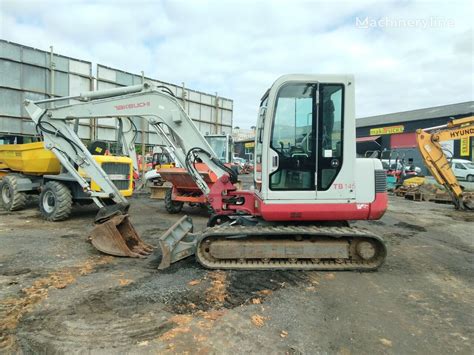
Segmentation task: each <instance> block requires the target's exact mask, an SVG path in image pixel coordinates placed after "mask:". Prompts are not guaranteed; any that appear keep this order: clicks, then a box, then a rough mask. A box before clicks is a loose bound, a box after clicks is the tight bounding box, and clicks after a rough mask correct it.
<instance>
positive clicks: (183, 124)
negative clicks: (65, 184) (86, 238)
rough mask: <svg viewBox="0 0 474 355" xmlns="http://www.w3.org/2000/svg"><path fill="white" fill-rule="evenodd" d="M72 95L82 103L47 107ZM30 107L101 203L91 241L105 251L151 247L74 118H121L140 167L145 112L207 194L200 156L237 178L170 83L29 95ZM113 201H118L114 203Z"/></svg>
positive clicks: (137, 251)
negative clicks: (138, 121) (139, 129)
mask: <svg viewBox="0 0 474 355" xmlns="http://www.w3.org/2000/svg"><path fill="white" fill-rule="evenodd" d="M71 99H73V100H78V101H79V102H78V103H73V104H70V105H65V106H58V107H51V108H43V107H41V105H43V104H48V103H50V102H53V101H60V100H71ZM25 107H26V110H27V112H28V114H29V115H30V117H31V119H32V120H33V121H34V122H35V123H36V128H37V130H38V132H40V133H41V134H42V135H43V137H44V142H45V147H46V148H47V149H49V150H51V151H52V152H53V153H54V154H55V155H56V156H57V157H58V159H59V160H60V161H61V164H62V165H63V166H64V167H65V168H66V169H67V171H68V172H69V173H70V174H71V176H73V177H74V179H75V180H76V181H77V183H78V184H79V185H80V186H81V187H82V188H83V190H84V192H86V193H87V194H88V195H89V196H90V197H91V198H92V199H93V201H94V202H95V203H96V204H97V206H99V208H100V210H99V213H98V214H97V217H96V223H97V227H96V228H95V229H94V230H93V231H92V233H91V240H92V243H93V244H94V246H96V248H97V249H99V250H101V251H103V252H106V253H109V254H112V255H126V256H140V255H143V254H147V253H148V252H149V250H150V246H148V245H146V244H145V243H143V241H141V240H140V238H139V236H138V234H137V233H136V232H135V230H134V228H133V226H132V225H131V224H130V222H129V221H128V218H127V215H126V213H127V211H128V207H129V203H128V201H127V200H126V199H125V198H124V197H123V196H122V195H121V194H120V192H119V190H118V188H117V187H116V186H115V185H114V184H113V182H112V181H111V180H110V179H109V177H108V176H107V174H106V173H105V172H104V171H103V170H102V168H101V167H100V166H99V165H98V164H97V163H96V162H95V160H94V159H93V158H92V156H91V154H90V153H89V151H88V150H87V148H86V147H85V146H84V144H83V143H82V142H81V140H80V139H79V137H78V136H77V134H76V132H75V131H74V129H73V127H71V125H70V124H69V122H70V121H71V120H77V119H82V120H84V119H100V118H117V119H118V120H119V132H121V133H120V135H119V139H120V140H121V143H122V148H123V151H124V153H125V154H127V155H129V156H130V157H131V158H132V161H133V162H134V168H135V169H138V166H137V159H136V154H135V149H134V139H135V136H136V129H135V130H134V127H133V126H134V123H133V121H132V120H131V119H130V117H137V116H139V117H142V118H143V119H145V120H146V121H147V122H148V124H149V125H150V127H151V128H152V129H154V130H155V132H156V133H157V134H158V135H159V136H160V137H161V138H162V139H163V140H164V141H165V142H166V143H165V144H166V146H167V148H168V150H169V151H171V153H172V154H173V155H174V156H175V157H176V159H177V160H178V161H179V163H180V164H181V165H182V166H184V167H186V169H187V170H188V172H189V173H190V175H191V176H192V178H193V179H194V181H195V182H196V184H197V186H198V187H199V188H200V189H201V190H202V192H203V193H204V194H205V195H209V194H210V188H209V187H208V185H207V184H206V182H205V181H204V179H203V178H202V177H201V175H200V174H199V172H198V171H197V170H196V168H195V167H194V163H195V162H196V161H198V162H203V163H205V164H207V165H208V166H209V168H210V169H212V171H213V172H214V173H215V174H216V175H217V177H218V178H224V180H226V181H227V180H230V181H231V182H235V181H236V180H237V176H236V175H235V173H234V172H233V171H232V170H231V169H230V168H228V167H226V166H225V165H224V164H223V163H222V162H221V161H220V160H219V159H218V157H217V156H215V153H214V152H213V150H212V148H211V147H210V145H209V144H208V142H207V141H206V139H205V138H204V137H203V136H202V135H201V133H200V132H199V130H198V128H197V127H196V126H195V125H194V123H193V121H192V120H191V119H190V118H189V116H188V115H187V114H186V112H185V111H184V109H183V107H182V106H181V104H180V103H179V101H178V99H177V98H176V97H175V96H174V95H173V93H172V92H171V91H170V90H169V89H168V88H166V87H163V86H159V87H155V86H152V85H150V84H148V83H144V84H142V85H135V86H129V87H124V88H117V89H110V90H103V91H95V92H94V91H92V92H85V93H82V94H80V95H78V96H73V97H62V98H57V99H47V100H42V101H36V102H33V101H29V100H26V101H25ZM78 168H81V169H83V170H84V171H85V172H86V173H87V175H88V176H89V177H90V178H91V180H93V181H94V182H95V183H96V184H97V185H98V186H99V187H100V191H93V190H92V189H91V186H90V183H89V182H88V181H87V180H86V179H84V178H83V177H82V176H81V175H80V174H79V172H78ZM109 201H113V204H110V202H109ZM124 242H125V244H126V245H125V244H124ZM136 245H138V247H137V246H136ZM191 249H192V248H191ZM190 252H192V250H190Z"/></svg>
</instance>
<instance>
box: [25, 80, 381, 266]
mask: <svg viewBox="0 0 474 355" xmlns="http://www.w3.org/2000/svg"><path fill="white" fill-rule="evenodd" d="M354 84H355V83H354V78H353V76H351V75H285V76H282V77H280V78H279V79H277V80H276V81H275V82H274V83H273V85H272V86H271V88H270V89H269V90H268V91H267V92H266V93H265V95H264V96H263V98H262V100H261V104H260V109H259V114H258V123H257V134H256V141H255V143H256V149H255V152H256V163H255V175H254V180H255V186H256V188H255V189H253V190H238V189H237V188H236V186H235V185H234V183H235V182H236V181H237V177H236V174H235V173H234V171H233V170H232V169H230V168H229V167H227V166H225V165H224V164H223V163H222V162H221V160H220V159H219V157H217V156H216V155H215V153H214V152H213V151H212V149H211V147H210V145H209V144H208V142H207V141H206V139H205V138H204V137H203V136H202V135H201V133H200V132H199V130H198V129H197V128H196V126H195V125H194V123H193V121H192V120H191V119H190V118H189V116H188V115H187V114H186V112H185V111H184V110H183V107H182V106H181V104H180V102H179V99H178V98H176V97H175V96H174V94H173V92H171V91H170V90H169V89H168V88H167V87H165V86H154V85H151V84H148V83H144V84H142V85H136V86H130V87H123V88H116V89H109V90H104V91H96V92H86V93H83V94H81V95H78V96H75V97H66V98H60V99H75V100H78V101H80V102H79V103H73V104H69V105H66V106H62V107H60V106H56V107H53V108H42V107H40V106H41V104H44V103H47V102H51V101H53V100H54V101H58V99H48V100H42V101H37V102H32V101H28V100H27V101H26V102H25V107H26V110H27V112H28V113H29V115H30V117H31V118H32V120H33V121H34V122H35V123H36V126H37V129H38V130H40V131H41V132H42V133H43V136H44V141H45V147H46V148H47V149H50V150H51V151H52V152H53V153H54V154H55V155H56V156H57V157H58V159H59V160H60V161H61V163H62V164H63V165H64V167H65V168H66V169H68V171H69V172H70V173H71V175H73V176H75V177H76V179H77V181H78V182H79V184H80V185H81V186H82V187H83V189H84V192H85V193H87V194H89V195H90V196H91V198H92V199H93V200H94V201H95V202H96V204H97V205H98V206H99V207H101V208H100V210H99V213H98V215H97V217H96V223H97V225H96V227H95V228H94V230H93V231H92V232H91V241H92V243H93V244H94V246H95V247H96V248H97V249H99V250H101V251H103V252H105V253H109V254H112V255H121V256H134V257H139V256H144V255H147V254H149V253H150V252H151V250H152V247H151V246H150V245H148V244H147V243H145V242H143V241H142V240H141V238H140V237H139V236H138V234H137V233H136V231H135V229H134V228H133V226H132V224H131V223H130V220H129V217H128V214H127V211H128V208H129V203H128V201H127V200H126V199H125V198H123V197H122V195H121V194H120V193H119V191H118V190H117V188H116V187H115V186H114V184H113V183H112V182H111V181H110V179H109V178H108V177H107V175H106V174H105V173H104V171H103V170H102V169H101V167H100V166H98V164H97V163H96V162H95V161H94V160H93V159H92V158H91V156H90V154H89V152H88V151H87V149H85V147H84V145H83V144H82V142H81V141H80V139H79V138H78V137H77V135H76V134H75V133H74V131H73V130H71V128H70V126H69V125H68V123H67V121H68V120H71V119H75V118H80V119H92V118H108V117H119V118H122V119H126V118H128V117H137V116H138V117H142V118H143V119H145V120H147V121H148V123H149V125H150V127H152V128H153V129H154V130H155V131H156V133H157V134H158V135H159V136H160V137H161V138H162V139H163V141H165V142H166V145H167V148H168V149H169V150H170V151H171V152H172V153H173V155H174V156H175V157H176V158H177V160H178V161H179V163H180V164H181V166H183V167H185V168H186V170H187V171H188V173H189V174H190V175H191V176H192V178H193V180H194V181H195V182H196V184H197V185H198V187H199V188H200V189H201V191H202V192H203V194H204V195H205V196H206V197H207V200H208V202H209V203H210V205H211V206H212V208H213V211H214V214H213V215H212V216H211V217H210V219H209V221H208V227H207V228H206V229H205V230H203V231H201V232H195V233H193V224H192V220H191V218H189V217H188V216H183V217H182V218H181V219H180V220H179V221H178V222H177V223H176V224H175V225H173V226H172V227H171V228H170V229H169V230H168V231H166V232H165V233H164V234H163V235H162V236H161V237H160V238H159V243H160V247H161V252H162V260H161V264H160V267H159V268H166V267H168V266H169V265H170V264H171V263H172V262H175V261H178V260H180V259H182V258H185V257H188V256H190V255H193V254H195V255H196V259H197V261H198V262H199V263H201V264H202V265H203V266H204V267H207V268H211V269H247V270H255V269H298V270H303V269H305V270H374V269H377V268H378V267H379V266H380V265H381V264H382V263H383V261H384V259H385V256H386V247H385V244H384V242H383V240H382V239H381V238H380V237H379V236H377V235H374V234H372V233H370V232H368V231H366V230H364V229H362V228H359V227H353V226H350V225H349V222H348V221H350V220H376V219H379V218H381V217H382V215H383V214H384V213H385V211H386V208H387V192H386V184H385V172H384V170H383V168H382V164H381V162H380V161H379V160H378V159H364V158H360V159H358V158H356V149H355V115H354V110H355V107H354ZM125 139H126V137H125ZM199 163H204V164H206V165H207V166H208V167H209V169H210V170H211V171H212V172H213V174H215V175H216V176H217V180H216V182H215V183H214V184H212V186H210V187H209V185H208V184H206V182H205V181H204V180H203V179H202V177H201V175H200V174H199V172H198V171H197V169H196V165H197V164H199ZM75 166H78V167H80V168H81V169H83V170H85V171H86V172H87V174H88V176H90V177H91V179H93V180H94V181H95V182H96V183H97V184H98V185H99V186H100V188H101V190H100V191H94V190H92V189H91V188H90V186H89V184H88V182H87V181H85V180H84V179H82V177H81V176H80V175H79V174H77V171H76V170H75V169H76V168H75ZM104 198H107V199H109V201H110V200H112V201H113V204H110V203H109V204H105V203H104V202H103V199H104Z"/></svg>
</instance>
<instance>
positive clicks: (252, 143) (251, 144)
mask: <svg viewBox="0 0 474 355" xmlns="http://www.w3.org/2000/svg"><path fill="white" fill-rule="evenodd" d="M244 146H245V148H253V147H255V142H247V143H245V144H244Z"/></svg>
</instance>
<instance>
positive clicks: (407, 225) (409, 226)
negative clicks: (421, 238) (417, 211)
mask: <svg viewBox="0 0 474 355" xmlns="http://www.w3.org/2000/svg"><path fill="white" fill-rule="evenodd" d="M395 227H400V228H404V229H410V230H414V231H416V232H426V228H425V227H422V226H418V225H416V224H410V223H406V222H398V223H396V224H395Z"/></svg>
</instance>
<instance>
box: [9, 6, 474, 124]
mask: <svg viewBox="0 0 474 355" xmlns="http://www.w3.org/2000/svg"><path fill="white" fill-rule="evenodd" d="M0 6H1V16H0V21H1V22H0V26H1V27H0V37H1V38H3V39H7V40H11V41H14V42H18V43H22V44H26V45H30V46H33V47H37V48H41V49H45V50H47V49H49V46H50V45H53V46H54V48H55V50H56V51H57V52H58V53H61V54H64V55H68V56H72V57H78V58H80V59H84V60H89V61H92V62H94V63H101V64H105V65H108V66H112V67H117V68H120V69H123V70H128V71H131V72H134V73H140V71H141V70H144V71H145V74H146V75H147V76H150V77H155V78H157V79H160V80H165V81H169V82H174V83H177V84H180V83H181V82H182V81H184V82H185V83H186V86H188V87H191V88H194V89H197V90H202V91H206V92H209V93H214V92H218V93H219V94H220V95H222V96H225V97H229V98H232V99H234V108H235V112H234V124H235V125H238V126H240V127H250V126H252V125H253V124H254V123H255V119H256V111H257V106H258V101H259V99H260V97H261V95H262V94H263V93H264V91H265V90H266V89H267V88H268V87H269V86H270V85H271V83H272V82H273V80H274V79H276V77H277V76H278V75H281V74H284V73H292V72H298V73H304V72H309V73H354V74H355V75H356V107H357V115H358V116H367V115H375V114H383V113H389V112H394V111H403V110H408V109H415V108H421V107H427V106H432V105H442V104H447V103H454V102H461V101H467V100H472V99H473V81H472V80H473V76H472V74H473V70H472V69H473V64H472V63H473V48H472V43H473V28H472V21H471V16H472V4H471V2H470V1H451V2H445V1H403V2H399V1H398V2H395V1H354V2H351V1H270V0H268V1H257V0H256V1H244V0H242V1H223V0H221V1H218V0H215V1H211V0H209V1H131V0H130V1H105V0H102V1H79V0H74V1H60V2H59V1H47V0H36V1H21V0H16V1H13V0H0ZM366 17H368V18H369V19H374V20H378V19H388V20H389V22H390V21H392V22H394V21H395V22H396V21H407V20H418V22H419V23H421V22H420V21H425V23H427V21H431V24H430V25H426V26H422V25H420V24H419V23H418V25H416V26H414V27H408V26H405V27H403V26H401V27H400V26H398V27H397V26H394V25H393V24H392V25H389V26H387V25H385V26H384V25H381V26H378V27H370V28H367V29H363V28H357V27H356V18H359V19H364V18H366ZM433 21H434V24H433ZM436 21H438V22H436ZM440 21H441V23H442V24H443V23H444V22H442V21H445V22H446V21H451V22H450V23H451V24H452V25H451V26H443V25H440Z"/></svg>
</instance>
